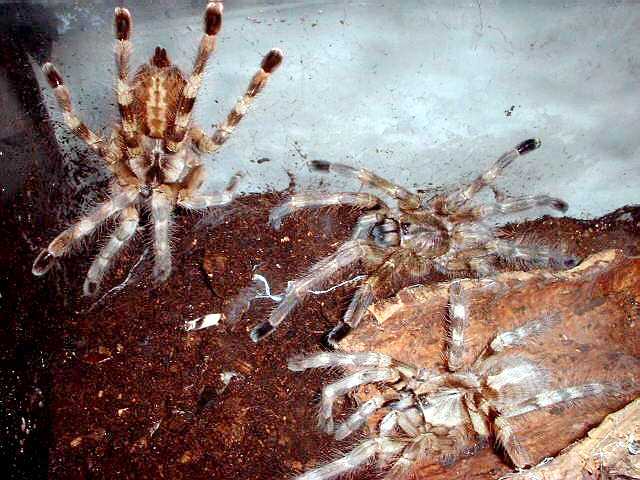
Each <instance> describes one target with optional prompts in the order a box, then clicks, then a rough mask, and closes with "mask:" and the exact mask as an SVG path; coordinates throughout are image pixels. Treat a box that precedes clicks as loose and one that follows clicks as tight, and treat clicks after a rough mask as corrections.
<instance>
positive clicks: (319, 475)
mask: <svg viewBox="0 0 640 480" xmlns="http://www.w3.org/2000/svg"><path fill="white" fill-rule="evenodd" d="M405 445H406V442H404V441H398V440H393V439H391V438H389V437H377V438H374V439H371V440H366V441H364V442H362V443H360V444H359V445H357V446H356V447H355V448H354V449H353V450H351V451H350V452H349V453H347V454H346V455H345V456H343V457H340V458H338V459H337V460H334V461H333V462H330V463H327V464H325V465H322V466H320V467H317V468H314V469H313V470H309V471H308V472H306V473H303V474H301V475H298V476H297V477H295V479H294V480H329V479H331V478H335V477H337V476H339V475H343V474H345V473H349V472H353V471H354V470H356V469H357V468H358V467H360V466H362V465H364V464H366V463H367V462H368V461H369V459H371V458H372V457H374V456H376V455H378V454H380V455H385V456H393V455H396V454H397V453H398V452H400V451H401V450H402V449H403V448H404V446H405Z"/></svg>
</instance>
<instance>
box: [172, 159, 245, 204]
mask: <svg viewBox="0 0 640 480" xmlns="http://www.w3.org/2000/svg"><path fill="white" fill-rule="evenodd" d="M204 174H205V171H204V168H203V167H202V165H198V166H196V167H194V168H193V170H191V172H189V175H188V176H187V178H185V180H184V182H183V184H182V186H183V188H182V189H181V190H180V191H179V192H178V202H177V203H178V205H180V206H181V207H184V208H188V209H194V210H204V209H206V208H209V207H219V206H222V205H226V204H228V203H230V202H231V201H232V200H233V199H234V197H235V193H236V189H237V188H238V183H239V181H240V177H241V175H240V174H237V173H236V174H235V175H234V176H233V177H231V180H229V183H228V184H227V187H226V188H225V189H224V190H223V191H222V192H216V193H212V194H209V195H202V194H200V193H198V189H199V188H200V186H201V185H202V181H203V180H204Z"/></svg>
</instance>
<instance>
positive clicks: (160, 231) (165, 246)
mask: <svg viewBox="0 0 640 480" xmlns="http://www.w3.org/2000/svg"><path fill="white" fill-rule="evenodd" d="M172 210H173V198H172V197H171V196H170V194H168V193H167V192H165V191H163V190H161V189H155V190H153V193H152V194H151V217H152V219H153V247H154V250H155V264H154V266H153V276H154V278H155V280H156V281H157V282H164V281H165V280H166V279H167V278H169V274H170V273H171V248H170V244H169V228H170V224H171V212H172Z"/></svg>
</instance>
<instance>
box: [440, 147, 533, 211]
mask: <svg viewBox="0 0 640 480" xmlns="http://www.w3.org/2000/svg"><path fill="white" fill-rule="evenodd" d="M540 145H542V142H540V140H539V139H537V138H530V139H528V140H525V141H524V142H522V143H520V144H518V145H516V147H515V148H513V149H511V150H509V151H508V152H505V153H503V154H502V155H501V156H500V157H499V158H498V159H497V160H496V161H495V162H494V163H493V165H491V167H490V168H489V169H488V170H486V171H485V172H484V173H482V174H481V175H480V176H478V177H477V178H476V179H475V180H474V181H473V182H471V184H469V185H468V186H466V187H462V188H461V189H458V190H456V191H454V192H452V193H451V194H449V195H448V196H447V197H446V198H445V201H444V207H445V210H446V211H447V212H455V211H456V210H458V209H459V208H460V207H462V206H463V205H465V204H466V203H467V202H468V201H469V200H471V199H472V198H473V197H474V196H475V195H476V194H477V193H478V192H480V191H481V190H482V189H483V188H485V187H487V186H493V184H494V182H495V180H496V178H497V177H498V176H499V175H500V174H502V171H503V170H504V169H505V168H507V167H508V166H509V165H511V164H512V163H513V161H514V160H516V159H517V158H518V157H520V156H522V155H526V154H527V153H529V152H532V151H534V150H535V149H537V148H540ZM494 192H495V191H494Z"/></svg>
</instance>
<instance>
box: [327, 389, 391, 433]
mask: <svg viewBox="0 0 640 480" xmlns="http://www.w3.org/2000/svg"><path fill="white" fill-rule="evenodd" d="M397 397H398V395H397V394H396V395H394V396H393V397H392V396H389V395H387V396H385V395H376V396H374V397H373V398H370V399H369V400H367V401H366V402H364V403H363V404H362V405H360V407H359V408H358V409H357V410H356V411H355V412H354V413H352V414H351V415H350V416H349V418H347V419H346V420H345V421H344V422H343V423H341V424H340V425H338V428H336V432H335V435H334V437H335V438H336V440H344V439H345V438H347V437H348V436H349V435H351V434H352V433H354V432H357V431H358V430H359V429H360V427H362V425H364V423H365V422H366V421H367V420H368V419H369V418H370V417H371V415H373V414H374V413H376V412H377V411H378V410H379V409H380V408H382V406H383V405H384V404H385V403H386V402H388V401H389V400H391V399H392V398H397Z"/></svg>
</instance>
